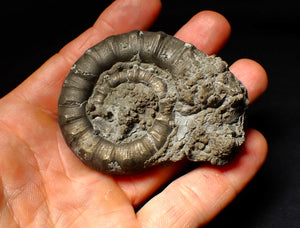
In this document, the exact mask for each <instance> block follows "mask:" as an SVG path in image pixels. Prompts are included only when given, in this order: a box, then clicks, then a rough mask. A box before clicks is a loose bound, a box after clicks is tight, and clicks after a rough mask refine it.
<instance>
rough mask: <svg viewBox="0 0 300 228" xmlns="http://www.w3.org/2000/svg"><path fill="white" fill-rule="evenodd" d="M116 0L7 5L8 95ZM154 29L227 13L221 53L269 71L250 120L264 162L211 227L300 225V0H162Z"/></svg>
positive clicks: (1, 79)
mask: <svg viewBox="0 0 300 228" xmlns="http://www.w3.org/2000/svg"><path fill="white" fill-rule="evenodd" d="M111 2H112V1H108V0H107V1H100V0H98V1H90V2H89V1H83V2H79V1H78V2H76V1H62V0H51V1H49V0H44V1H30V0H28V1H6V3H1V5H2V6H1V9H0V11H1V12H0V25H1V40H2V42H1V61H0V85H1V90H0V92H1V94H0V96H1V97H2V96H4V95H5V94H6V93H8V92H9V91H10V90H12V89H13V88H15V87H16V86H17V85H18V84H20V83H21V82H22V81H23V80H24V79H25V78H26V77H27V76H29V75H30V74H31V73H32V72H33V71H34V70H35V69H37V68H38V67H39V66H40V65H41V64H42V63H43V62H44V61H46V60H47V59H48V58H49V57H50V56H52V55H53V54H55V53H56V52H58V51H59V49H60V48H62V47H63V46H64V45H65V44H66V43H68V42H69V41H71V40H72V39H74V38H75V37H76V36H78V35H79V34H80V33H82V32H83V31H84V30H85V29H87V28H88V27H89V26H91V25H92V24H93V22H94V21H95V20H96V19H97V17H98V15H99V14H100V13H101V12H102V11H103V10H104V9H105V7H106V6H108V5H109V4H110V3H111ZM162 2H163V8H162V12H161V15H160V17H159V18H158V20H157V21H156V22H155V24H154V25H153V27H152V28H151V30H153V31H157V30H162V31H165V32H167V33H169V34H174V33H175V32H176V31H177V30H178V29H179V28H180V27H181V26H182V25H183V24H185V23H186V22H187V21H188V20H189V19H190V18H191V17H192V16H193V15H194V14H196V13H197V12H199V11H201V10H204V9H210V10H215V11H218V12H220V13H222V14H223V15H224V16H225V17H226V18H227V19H228V20H229V22H230V23H231V25H232V35H231V39H230V40H229V42H228V43H227V45H226V46H225V47H224V49H223V50H222V51H221V52H220V53H219V54H218V55H219V56H221V57H222V58H223V59H224V60H226V61H227V62H228V63H229V64H231V63H233V62H234V61H236V60H237V59H239V58H251V59H255V60H256V61H258V62H259V63H260V64H262V65H263V66H264V67H265V69H266V71H267V72H268V75H269V88H268V90H267V92H266V93H265V94H264V95H263V96H262V97H261V98H260V99H259V100H258V101H257V102H256V103H255V104H253V105H252V106H251V107H250V109H249V113H248V125H249V127H251V128H256V129H258V130H260V131H261V132H262V133H264V135H265V136H266V138H267V140H268V142H269V155H268V158H267V161H266V163H265V164H264V166H263V167H262V169H261V170H260V171H259V173H258V174H257V175H256V177H255V178H254V179H253V180H252V181H251V183H250V184H249V185H248V186H247V187H246V189H245V190H244V191H243V192H242V193H241V194H240V195H239V196H238V197H237V198H236V199H235V200H234V201H233V202H232V203H231V204H230V205H229V206H228V207H227V208H226V209H224V210H223V211H222V212H221V213H220V214H219V215H218V216H217V217H216V218H215V219H214V220H213V221H212V222H211V223H210V224H209V225H208V227H229V226H231V227H264V228H265V227H300V196H299V195H300V168H299V167H300V164H299V162H300V156H299V153H300V146H299V143H300V136H299V133H298V129H299V128H300V124H299V111H300V109H299V98H300V96H299V88H298V87H299V82H300V80H299V78H300V75H299V71H300V70H299V69H300V61H299V60H300V58H299V51H300V47H299V46H300V39H299V38H300V35H299V28H300V27H299V24H300V10H299V6H298V5H296V3H297V1H293V0H286V1H272V0H246V1H234V0H229V1H225V0H223V1H222V0H219V1H218V0H212V1H196V0H184V1H182V0H181V1H179V0H163V1H162Z"/></svg>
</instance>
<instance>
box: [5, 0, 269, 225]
mask: <svg viewBox="0 0 300 228" xmlns="http://www.w3.org/2000/svg"><path fill="white" fill-rule="evenodd" d="M160 7H161V5H160V2H159V1H158V0H139V1H133V0H132V1H130V0H129V1H125V0H117V1H115V2H114V3H113V4H112V5H111V6H110V7H109V8H107V9H106V10H105V11H104V12H103V13H102V14H101V15H100V17H99V18H98V20H97V21H96V23H95V24H94V26H93V27H91V28H90V29H88V30H87V31H86V32H84V33H83V34H82V35H80V36H79V37H78V38H76V39H75V40H74V41H72V42H70V43H69V44H68V45H66V46H65V47H64V48H63V49H62V50H61V51H60V52H59V53H58V54H56V55H54V56H53V57H52V58H50V59H49V60H48V61H47V62H46V63H45V64H44V65H42V66H41V67H40V68H39V69H38V70H37V71H36V72H34V73H33V74H32V75H31V76H30V77H29V78H28V79H27V80H25V81H24V82H23V83H22V84H21V85H20V86H19V87H18V88H16V89H15V90H13V91H12V92H11V93H9V94H8V95H7V96H5V97H4V98H2V99H1V100H0V121H1V128H0V148H1V150H0V175H1V179H0V180H1V182H0V190H1V191H0V193H1V196H0V197H1V198H0V199H1V201H0V202H1V208H0V210H1V217H0V227H15V226H33V227H54V226H55V227H68V226H72V227H197V226H201V225H204V224H205V223H207V222H209V221H210V220H211V219H213V218H214V216H216V215H217V214H218V213H219V212H220V211H221V210H222V209H223V208H224V207H225V206H226V205H227V204H229V203H230V201H231V200H232V199H233V198H234V197H235V196H236V195H237V194H238V193H239V192H240V191H241V190H242V189H243V188H244V187H245V185H246V184H247V183H248V182H249V181H250V180H251V178H252V177H253V176H254V175H255V173H256V172H257V170H258V169H259V168H260V166H261V165H262V163H263V162H264V159H265V157H266V154H267V143H266V141H265V139H264V137H263V136H262V135H261V134H260V133H259V132H257V131H256V130H248V131H247V141H246V142H245V144H244V146H243V148H242V149H241V151H240V152H239V153H238V154H237V156H236V157H235V159H234V160H233V161H232V162H230V163H229V164H228V165H225V166H223V167H215V166H214V167H212V166H209V165H201V166H200V167H198V168H196V169H194V170H192V171H190V172H188V173H187V174H185V175H183V176H181V177H179V178H178V179H176V180H174V181H172V182H171V183H170V184H169V185H168V186H167V187H166V188H165V189H164V190H163V191H162V192H161V193H159V194H158V195H156V196H153V194H154V192H155V191H156V190H158V189H159V188H160V187H162V186H163V185H165V184H166V183H168V181H169V180H170V179H171V178H172V177H174V176H175V175H176V174H177V173H178V172H179V171H180V170H182V169H184V166H185V165H186V164H183V163H175V164H173V165H171V166H169V167H156V168H153V169H151V170H148V171H146V172H143V173H141V174H135V175H130V176H119V177H113V176H108V175H105V174H102V173H100V172H97V171H94V170H92V169H90V168H88V167H86V166H85V165H83V164H82V163H81V161H80V160H79V159H78V158H76V156H74V154H73V153H72V152H71V150H70V149H69V148H68V147H67V145H66V143H65V142H64V139H63V137H62V134H61V131H60V128H59V126H58V123H57V100H58V96H59V93H60V90H61V86H62V83H63V81H64V79H65V76H66V74H67V72H68V71H69V69H70V68H71V66H72V64H73V63H74V62H75V61H76V60H77V59H78V58H79V57H80V56H81V55H82V54H83V52H84V51H85V50H86V49H87V48H89V47H91V46H93V45H94V44H96V43H98V42H99V41H101V40H102V39H104V38H105V37H107V36H109V35H112V34H117V33H123V32H128V31H130V30H133V29H141V30H145V29H147V28H148V27H149V26H150V25H151V23H152V22H153V21H154V19H155V18H156V16H157V15H158V13H159V10H160ZM229 34H230V25H229V24H228V22H227V21H226V19H225V18H224V17H223V16H221V15H220V14H218V13H215V12H211V11H203V12H200V13H199V14H197V15H196V16H194V17H193V18H192V19H191V20H190V21H189V22H188V23H187V24H186V25H184V26H183V27H182V28H181V29H180V30H179V31H178V32H177V33H176V34H175V36H176V37H178V38H179V39H181V40H184V41H185V42H189V43H192V44H193V45H195V46H196V47H197V48H199V49H201V50H203V51H204V52H206V53H208V54H213V53H216V52H217V51H218V50H220V48H221V47H222V46H223V45H224V43H225V42H226V40H227V39H228V37H229ZM230 69H231V71H232V72H233V73H234V74H235V75H236V76H237V77H238V78H239V79H240V80H241V81H242V82H243V84H244V85H245V86H246V87H247V89H248V95H249V99H250V102H253V101H254V100H255V99H256V98H257V97H259V95H260V94H261V93H263V91H264V90H265V89H266V87H267V76H266V73H265V71H264V69H263V68H262V67H261V66H260V65H259V64H258V63H256V62H254V61H252V60H249V59H242V60H238V61H237V62H235V63H234V64H233V65H232V66H231V67H230ZM151 197H153V198H151ZM146 200H148V201H147V202H146V203H145V204H144V206H142V207H141V208H140V209H139V210H138V211H137V212H136V211H135V208H137V207H138V206H139V205H141V203H143V202H145V201H146Z"/></svg>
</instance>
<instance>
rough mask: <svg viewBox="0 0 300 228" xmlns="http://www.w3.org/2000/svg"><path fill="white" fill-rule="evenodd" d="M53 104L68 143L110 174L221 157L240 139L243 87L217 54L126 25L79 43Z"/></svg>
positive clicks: (215, 160) (244, 99)
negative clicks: (84, 45) (84, 46)
mask: <svg viewBox="0 0 300 228" xmlns="http://www.w3.org/2000/svg"><path fill="white" fill-rule="evenodd" d="M58 105H59V110H58V112H59V114H58V116H59V124H60V127H61V130H62V133H63V135H64V138H65V140H66V142H67V144H68V145H69V147H70V148H71V149H72V151H73V152H74V153H75V154H76V155H77V156H78V157H79V158H80V159H81V160H82V162H84V163H85V164H86V165H88V166H90V167H92V168H94V169H96V170H99V171H101V172H105V173H109V174H130V173H134V172H138V171H141V170H144V169H146V168H148V167H152V166H154V165H158V164H167V163H170V162H176V161H179V160H181V159H183V158H187V159H189V160H191V161H206V162H210V163H211V164H217V165H222V164H225V163H226V162H228V160H229V159H230V158H231V157H232V155H233V154H234V153H235V152H236V151H237V150H238V148H239V147H240V146H241V145H242V144H243V142H244V141H245V133H244V126H243V125H244V113H245V110H246V108H247V105H248V98H247V91H246V88H245V87H244V86H243V85H242V83H241V82H240V81H239V80H238V79H237V78H236V77H235V76H234V75H233V74H232V73H231V72H230V71H229V70H228V65H227V63H226V62H224V61H222V60H221V59H220V58H219V57H216V56H208V55H206V54H205V53H203V52H202V51H200V50H198V49H197V48H195V47H194V46H193V45H191V44H189V43H185V42H183V41H181V40H179V39H177V38H175V37H173V36H170V35H167V34H165V33H163V32H144V31H132V32H129V33H125V34H121V35H115V36H111V37H108V38H106V39H105V40H103V41H101V42H100V43H98V44H97V45H95V46H93V47H91V48H89V49H88V50H86V52H85V53H84V54H83V55H82V56H81V57H80V58H79V59H78V61H77V62H76V63H75V64H74V65H73V66H72V68H71V70H70V72H69V73H68V75H67V78H66V80H65V82H64V84H63V88H62V91H61V95H60V98H59V102H58Z"/></svg>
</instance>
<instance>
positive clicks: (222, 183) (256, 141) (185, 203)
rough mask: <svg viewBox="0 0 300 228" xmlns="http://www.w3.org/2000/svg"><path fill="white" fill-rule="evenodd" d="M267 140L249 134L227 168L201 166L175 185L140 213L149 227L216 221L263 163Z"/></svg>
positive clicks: (170, 186)
mask: <svg viewBox="0 0 300 228" xmlns="http://www.w3.org/2000/svg"><path fill="white" fill-rule="evenodd" d="M266 154H267V143H266V140H265V139H264V137H263V136H262V135H261V134H260V133H259V132H257V131H255V130H250V131H249V132H248V139H247V142H246V143H245V145H244V147H243V150H242V151H241V152H240V154H239V155H238V156H237V157H236V158H235V160H234V161H233V162H232V163H230V164H229V165H227V166H225V167H223V168H215V167H211V166H204V167H199V168H197V169H195V170H193V171H191V172H189V173H188V174H186V175H184V176H182V177H181V178H179V179H177V180H176V181H174V182H173V183H171V184H170V185H169V186H168V187H167V188H166V189H165V190H164V191H163V192H161V193H160V194H159V195H157V196H156V197H154V198H153V199H151V200H150V201H149V202H148V203H147V204H146V205H145V206H144V207H142V208H141V209H140V211H139V212H138V213H137V217H138V219H139V220H140V222H141V224H143V225H144V226H145V227H198V226H201V225H204V224H206V223H207V222H209V221H210V220H211V219H212V218H214V217H215V216H216V215H217V214H218V213H219V212H220V211H221V210H222V209H223V208H224V207H225V206H226V205H227V204H229V203H230V202H231V201H232V199H233V198H234V197H235V196H236V194H237V193H238V192H240V191H241V189H242V188H243V187H245V185H246V184H247V183H248V182H249V181H250V180H251V178H252V177H253V176H254V174H255V173H256V172H257V171H258V169H259V168H260V167H261V165H262V164H263V162H264V160H265V158H266Z"/></svg>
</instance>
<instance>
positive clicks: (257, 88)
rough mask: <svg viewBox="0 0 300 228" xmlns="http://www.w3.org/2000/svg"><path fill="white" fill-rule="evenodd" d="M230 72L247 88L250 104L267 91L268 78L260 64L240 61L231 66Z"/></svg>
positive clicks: (251, 61) (247, 60) (246, 60)
mask: <svg viewBox="0 0 300 228" xmlns="http://www.w3.org/2000/svg"><path fill="white" fill-rule="evenodd" d="M230 71H231V72H232V73H233V74H234V75H235V76H236V77H237V78H238V79H239V80H241V82H242V83H243V84H244V85H245V86H246V88H247V90H248V97H249V100H250V103H252V102H254V101H255V100H256V99H257V98H258V97H259V96H260V95H262V93H263V92H265V91H266V89H267V86H268V76H267V73H266V71H265V70H264V68H263V67H262V66H261V65H260V64H259V63H257V62H255V61H253V60H250V59H240V60H238V61H236V62H235V63H233V64H232V65H231V66H230Z"/></svg>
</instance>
